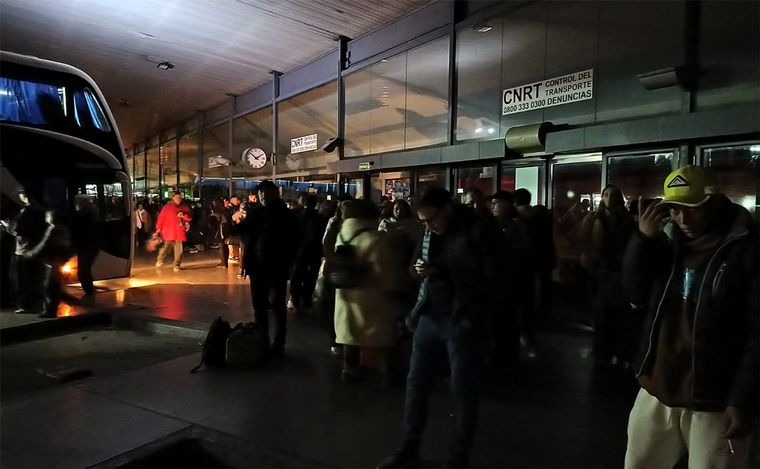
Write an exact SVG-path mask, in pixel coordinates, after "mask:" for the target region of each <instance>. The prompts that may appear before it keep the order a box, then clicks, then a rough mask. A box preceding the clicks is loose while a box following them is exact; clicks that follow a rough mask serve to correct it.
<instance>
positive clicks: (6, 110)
mask: <svg viewBox="0 0 760 469" xmlns="http://www.w3.org/2000/svg"><path fill="white" fill-rule="evenodd" d="M64 103H65V89H64V88H59V87H57V86H54V85H49V84H45V83H35V82H31V81H23V80H14V79H12V78H0V120H3V121H6V122H13V123H17V124H32V125H47V124H52V123H56V122H57V121H59V120H61V119H63V118H65V115H66V108H65V104H64Z"/></svg>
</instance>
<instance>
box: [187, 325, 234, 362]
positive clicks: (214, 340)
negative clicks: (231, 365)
mask: <svg viewBox="0 0 760 469" xmlns="http://www.w3.org/2000/svg"><path fill="white" fill-rule="evenodd" d="M231 332H232V328H231V327H230V323H229V322H227V321H225V320H223V319H222V318H221V316H220V317H218V318H216V319H214V322H212V323H211V327H209V328H208V334H206V340H205V342H203V352H202V353H201V362H200V363H199V364H198V366H196V367H195V368H193V369H192V370H190V373H195V372H196V371H198V370H200V369H201V367H202V366H203V365H211V366H224V365H225V352H226V347H227V338H228V337H229V335H230V333H231Z"/></svg>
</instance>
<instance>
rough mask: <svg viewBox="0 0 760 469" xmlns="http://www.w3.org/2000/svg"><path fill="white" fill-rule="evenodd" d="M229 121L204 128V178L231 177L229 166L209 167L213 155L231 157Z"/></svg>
mask: <svg viewBox="0 0 760 469" xmlns="http://www.w3.org/2000/svg"><path fill="white" fill-rule="evenodd" d="M229 129H230V124H229V122H225V123H223V124H219V125H217V126H214V127H210V128H207V129H204V130H203V179H204V180H205V179H209V178H222V179H229V171H230V170H229V168H228V167H227V166H221V167H218V168H209V166H208V159H209V158H211V157H212V156H221V157H222V158H226V159H229V155H228V154H227V153H228V146H229V144H228V142H229Z"/></svg>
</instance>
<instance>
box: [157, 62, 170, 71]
mask: <svg viewBox="0 0 760 469" xmlns="http://www.w3.org/2000/svg"><path fill="white" fill-rule="evenodd" d="M156 67H157V68H159V69H161V70H171V69H173V68H174V64H173V63H171V62H168V61H167V62H161V63H160V64H158V65H156Z"/></svg>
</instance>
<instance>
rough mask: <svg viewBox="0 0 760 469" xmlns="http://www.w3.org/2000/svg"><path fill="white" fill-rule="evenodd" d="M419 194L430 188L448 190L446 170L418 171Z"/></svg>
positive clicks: (426, 169) (417, 190)
mask: <svg viewBox="0 0 760 469" xmlns="http://www.w3.org/2000/svg"><path fill="white" fill-rule="evenodd" d="M416 176H417V178H416V181H417V185H416V187H415V190H416V192H417V194H420V193H422V191H423V190H425V188H426V187H428V186H436V187H443V188H446V170H444V169H442V168H422V169H419V170H417V175H416Z"/></svg>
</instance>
